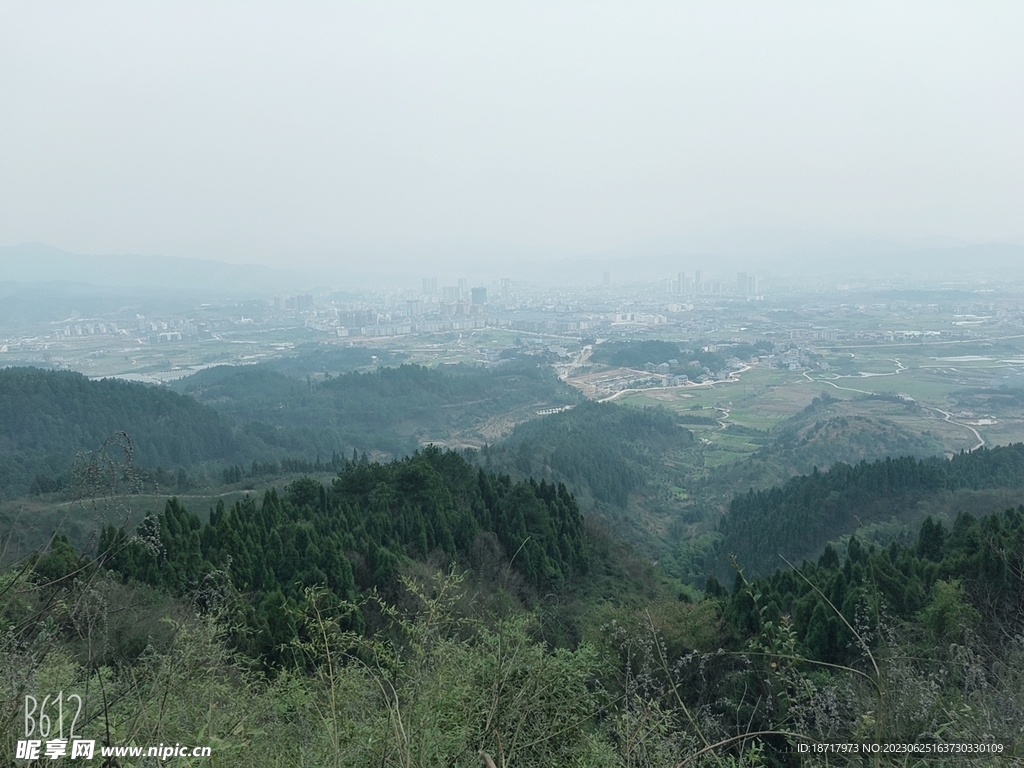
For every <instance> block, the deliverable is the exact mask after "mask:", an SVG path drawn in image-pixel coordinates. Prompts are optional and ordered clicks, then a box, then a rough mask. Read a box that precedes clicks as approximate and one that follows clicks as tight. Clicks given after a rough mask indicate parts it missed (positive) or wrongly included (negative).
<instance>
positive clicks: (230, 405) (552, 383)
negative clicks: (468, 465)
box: [174, 361, 581, 458]
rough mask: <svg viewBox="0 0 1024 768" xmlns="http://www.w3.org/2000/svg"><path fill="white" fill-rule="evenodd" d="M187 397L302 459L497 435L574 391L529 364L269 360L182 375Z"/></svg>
mask: <svg viewBox="0 0 1024 768" xmlns="http://www.w3.org/2000/svg"><path fill="white" fill-rule="evenodd" d="M174 387H175V388H176V389H177V390H178V391H180V392H183V393H185V394H190V395H192V396H194V397H195V398H197V399H198V400H199V401H200V402H203V403H206V404H208V405H210V406H212V407H214V408H216V409H217V410H219V411H221V412H222V413H224V414H226V415H229V416H231V417H232V418H234V419H235V420H236V421H237V422H238V423H240V424H246V425H248V426H247V427H246V429H247V431H249V432H251V433H252V434H254V435H257V436H259V438H260V439H261V440H263V441H264V442H266V443H267V444H268V445H272V446H277V447H280V448H282V449H285V450H287V451H290V452H292V453H299V452H301V453H302V454H303V455H304V456H305V457H306V458H313V456H314V455H315V454H316V453H319V454H320V455H322V456H330V455H332V453H333V452H334V451H340V452H343V453H347V451H349V450H351V448H353V447H354V448H358V449H359V450H360V451H364V450H365V451H379V452H382V453H385V454H389V455H391V456H401V455H405V454H408V453H411V452H412V451H414V450H416V449H417V448H418V447H420V446H421V445H422V444H424V443H427V442H435V443H446V442H449V441H455V442H458V441H460V440H465V439H472V440H478V441H479V442H483V439H482V435H486V434H488V433H491V434H492V436H497V435H498V434H501V433H502V432H505V431H508V430H509V429H511V427H512V425H513V424H515V423H516V422H518V421H524V420H526V419H528V418H533V417H535V416H536V411H537V410H543V409H545V408H550V407H553V406H560V405H568V404H572V403H576V402H579V400H580V399H581V396H580V395H579V393H577V392H576V391H575V390H574V389H572V388H571V387H568V386H567V385H565V384H563V383H562V382H560V381H559V380H558V378H557V377H556V376H555V375H554V374H553V373H552V372H551V371H550V369H548V368H546V367H541V366H539V365H537V363H536V362H531V361H523V362H512V363H509V364H507V365H505V366H502V367H499V368H494V369H485V368H480V367H473V366H466V365H458V366H451V367H445V368H441V369H437V368H425V367H423V366H420V365H401V366H398V367H394V368H379V369H378V370H376V371H373V372H370V373H347V374H344V375H341V376H335V377H330V378H326V379H321V380H311V379H298V378H292V377H289V376H286V375H284V374H283V373H281V372H279V371H277V370H275V369H274V368H273V367H272V366H270V365H259V366H246V367H239V368H231V367H218V368H211V369H207V370H205V371H202V372H200V373H198V374H196V375H194V376H190V377H189V378H187V379H182V380H181V381H180V382H177V383H176V384H174Z"/></svg>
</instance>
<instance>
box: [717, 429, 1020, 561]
mask: <svg viewBox="0 0 1024 768" xmlns="http://www.w3.org/2000/svg"><path fill="white" fill-rule="evenodd" d="M991 488H1024V444H1020V443H1017V444H1014V445H1009V446H1001V447H996V448H992V449H987V448H986V449H981V450H978V451H973V452H971V453H961V454H959V455H956V456H954V457H953V458H952V459H940V458H933V459H926V460H919V459H915V458H912V457H904V458H899V459H892V458H887V459H885V460H884V461H875V462H873V463H868V462H866V461H863V462H861V463H859V464H857V465H856V466H850V465H848V464H835V465H833V466H832V468H831V469H829V471H827V472H819V471H817V470H815V471H814V472H812V473H811V474H810V475H802V476H800V477H795V478H792V479H791V480H789V481H788V482H786V483H785V484H784V485H782V486H780V487H775V488H771V489H768V490H760V491H755V490H751V491H748V492H747V493H745V494H742V495H737V496H735V497H734V498H733V500H732V502H731V503H730V505H729V511H728V513H727V514H726V515H725V517H724V518H723V519H722V521H721V523H720V524H719V531H720V532H721V534H722V539H721V540H720V541H719V543H718V544H717V546H716V548H715V550H714V554H713V557H712V561H711V562H710V563H709V570H710V571H711V572H713V573H722V572H724V571H725V570H727V569H728V556H729V555H735V556H736V558H737V560H738V562H739V564H740V566H741V567H744V568H746V569H749V571H751V572H757V573H765V572H768V571H772V570H774V569H775V568H777V567H778V566H779V563H780V562H781V561H780V560H779V555H782V556H783V557H785V558H786V559H787V560H789V561H790V562H794V563H798V562H799V561H801V560H803V559H805V558H812V557H816V556H817V555H818V554H819V553H820V552H821V551H822V549H823V548H824V546H825V544H826V543H827V542H829V541H830V540H833V539H838V538H839V537H840V536H842V535H845V534H849V533H850V532H851V531H854V530H856V529H857V527H858V526H862V525H866V524H869V523H873V522H881V521H887V520H889V519H891V518H892V517H893V516H894V515H898V513H899V511H900V510H901V508H910V507H913V506H914V505H916V504H918V503H919V502H921V501H922V500H927V499H929V498H932V497H935V496H936V495H937V494H940V493H942V492H945V491H957V490H961V489H972V490H980V489H991Z"/></svg>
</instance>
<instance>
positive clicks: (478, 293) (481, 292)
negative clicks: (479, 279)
mask: <svg viewBox="0 0 1024 768" xmlns="http://www.w3.org/2000/svg"><path fill="white" fill-rule="evenodd" d="M473 303H474V304H486V303H487V289H486V288H474V289H473Z"/></svg>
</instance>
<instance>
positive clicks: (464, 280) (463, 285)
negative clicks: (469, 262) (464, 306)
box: [459, 277, 466, 299]
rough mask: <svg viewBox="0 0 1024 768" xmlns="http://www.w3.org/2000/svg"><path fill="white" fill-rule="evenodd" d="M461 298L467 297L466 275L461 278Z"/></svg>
mask: <svg viewBox="0 0 1024 768" xmlns="http://www.w3.org/2000/svg"><path fill="white" fill-rule="evenodd" d="M459 298H460V299H464V298H466V278H464V277H460V278H459Z"/></svg>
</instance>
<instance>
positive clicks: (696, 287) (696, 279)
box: [693, 269, 704, 293]
mask: <svg viewBox="0 0 1024 768" xmlns="http://www.w3.org/2000/svg"><path fill="white" fill-rule="evenodd" d="M701 277H702V274H701V271H700V270H699V269H698V270H697V271H696V272H694V273H693V292H694V293H703V292H704V284H703V283H702V282H701Z"/></svg>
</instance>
